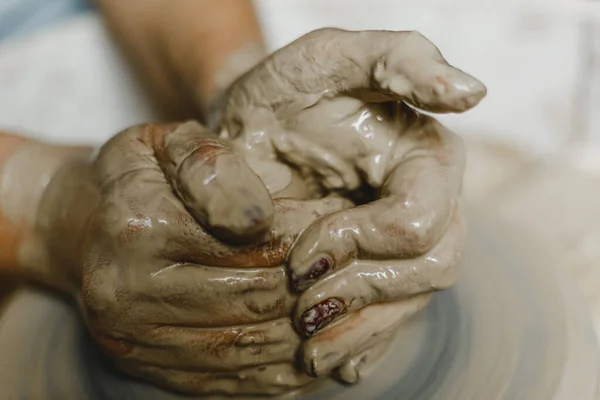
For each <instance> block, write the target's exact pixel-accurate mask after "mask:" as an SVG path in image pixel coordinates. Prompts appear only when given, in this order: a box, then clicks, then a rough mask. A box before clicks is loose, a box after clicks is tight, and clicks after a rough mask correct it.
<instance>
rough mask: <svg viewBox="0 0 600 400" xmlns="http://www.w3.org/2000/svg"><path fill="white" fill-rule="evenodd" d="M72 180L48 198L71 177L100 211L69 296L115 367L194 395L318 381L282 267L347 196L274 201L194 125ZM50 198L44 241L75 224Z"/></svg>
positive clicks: (128, 142)
mask: <svg viewBox="0 0 600 400" xmlns="http://www.w3.org/2000/svg"><path fill="white" fill-rule="evenodd" d="M65 174H66V175H64V180H63V181H61V175H60V174H59V175H57V177H56V178H55V179H54V180H53V182H52V184H51V186H50V187H49V189H48V193H47V195H46V196H47V198H48V199H52V198H60V197H61V193H63V192H62V191H63V190H64V188H65V187H67V186H69V185H77V184H78V182H76V180H77V179H85V180H90V179H92V180H94V181H95V187H96V188H97V193H96V196H95V197H94V196H87V197H86V199H88V201H89V199H92V198H95V200H94V201H95V202H96V204H95V205H94V206H93V207H91V208H92V209H93V211H92V213H91V215H90V216H88V217H87V222H86V223H85V225H84V226H85V227H84V229H83V231H82V232H81V233H80V235H79V236H80V237H79V238H78V240H79V245H78V251H79V260H80V264H81V269H80V270H79V273H78V275H79V276H77V277H76V280H77V282H76V283H75V284H74V285H73V287H75V288H76V289H75V293H74V295H75V297H76V298H77V299H78V300H79V303H80V305H81V308H82V310H83V313H84V316H85V319H86V321H87V323H88V326H89V328H90V331H91V333H92V336H93V337H94V338H95V339H96V340H97V341H98V343H99V344H100V346H101V347H102V348H104V349H105V350H106V351H107V352H108V353H109V354H110V355H111V356H112V358H113V359H114V360H115V362H116V364H117V365H118V366H119V367H120V368H122V369H124V370H126V371H127V372H129V373H132V374H134V375H138V376H141V377H143V378H147V379H150V380H152V381H153V382H155V383H158V384H161V385H164V386H166V387H168V388H171V389H174V390H178V391H183V392H188V393H232V394H240V393H253V394H267V393H279V392H284V391H288V390H290V389H293V388H296V387H298V386H302V385H304V384H306V383H308V382H309V381H310V378H309V377H307V376H306V375H305V374H304V373H302V372H301V371H299V370H298V369H297V368H295V367H294V362H295V355H296V353H297V351H298V347H299V345H300V341H301V338H300V337H299V336H298V334H297V333H296V332H295V330H294V328H293V326H292V324H291V322H290V318H289V316H290V314H291V310H292V308H293V306H294V304H295V300H296V298H295V295H294V293H292V292H291V291H290V290H289V278H288V277H287V272H286V270H285V267H284V266H283V264H284V261H285V257H286V254H287V251H288V249H289V248H290V247H291V245H292V243H293V241H294V240H295V239H296V237H297V236H298V234H299V233H300V232H301V231H302V230H303V229H305V228H306V227H307V226H308V225H310V223H311V222H313V221H315V220H316V219H318V218H319V217H321V216H323V215H325V214H329V213H332V212H336V211H339V210H341V209H343V208H345V207H347V206H348V204H349V203H348V202H347V201H346V200H343V199H333V198H330V199H321V200H306V201H301V200H293V199H275V200H273V199H272V198H271V196H270V194H269V192H268V191H267V190H266V189H265V187H264V186H263V185H262V183H261V181H260V180H259V178H258V177H257V176H256V174H254V172H252V170H251V169H250V168H249V167H248V166H247V165H246V164H245V162H244V161H243V160H241V159H239V158H238V157H237V156H236V155H235V154H234V153H233V152H232V150H231V149H230V148H229V147H228V146H227V145H226V144H225V143H224V142H223V141H220V140H217V139H216V138H215V137H214V135H212V134H210V133H209V132H208V131H206V130H205V129H203V128H202V127H201V126H200V125H199V124H197V123H194V122H190V123H184V124H172V125H145V126H138V127H133V128H130V129H127V130H125V131H124V132H122V133H119V134H118V135H116V136H115V137H114V138H113V139H111V140H110V141H109V142H108V143H107V144H106V145H105V146H104V147H103V148H102V149H101V150H100V152H99V154H98V155H97V158H96V159H95V161H94V162H93V163H92V165H91V166H90V167H89V173H88V174H85V173H83V172H82V173H77V174H74V173H72V172H71V173H66V172H65ZM86 182H87V181H86ZM53 196H54V197H53ZM79 200H81V199H79ZM46 203H48V205H47V206H46V209H44V210H43V213H44V214H45V215H47V216H48V218H50V219H51V220H52V219H53V221H54V223H52V221H48V222H47V224H48V226H49V227H54V228H56V229H48V232H49V234H50V235H52V232H54V235H56V232H60V231H61V229H62V230H64V229H66V227H68V226H70V223H72V222H73V218H77V217H76V216H75V213H73V210H69V211H67V210H64V209H60V208H61V203H60V202H52V201H50V200H48V201H47V202H46ZM79 203H81V201H75V202H73V204H79ZM53 207H54V209H53ZM215 234H216V235H217V236H215ZM217 237H219V238H221V239H218V238H217ZM48 240H49V241H52V240H54V241H56V240H60V238H57V237H54V238H51V237H48ZM243 243H248V244H243Z"/></svg>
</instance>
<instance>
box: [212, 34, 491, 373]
mask: <svg viewBox="0 0 600 400" xmlns="http://www.w3.org/2000/svg"><path fill="white" fill-rule="evenodd" d="M485 93H486V89H485V87H484V86H483V85H482V84H481V83H480V82H478V81H477V80H476V79H474V78H472V77H470V76H469V75H467V74H465V73H464V72H462V71H460V70H458V69H456V68H454V67H452V66H450V65H448V64H447V63H446V61H445V60H444V58H443V57H442V56H441V54H440V52H439V51H438V49H437V48H436V47H435V46H434V45H433V44H431V43H430V42H429V41H428V40H427V39H425V38H424V37H423V36H421V35H420V34H418V33H416V32H375V31H369V32H348V31H342V30H337V29H324V30H319V31H315V32H312V33H310V34H308V35H306V36H304V37H302V38H300V39H298V40H296V41H295V42H293V43H291V44H290V45H288V46H286V47H284V48H283V49H281V50H279V51H277V52H275V53H274V54H273V55H271V56H270V57H269V58H267V59H266V60H265V61H264V62H262V63H261V64H259V65H258V66H256V67H255V68H254V69H253V70H252V71H250V72H249V73H248V74H246V75H245V76H243V77H242V78H240V79H239V80H238V81H237V82H236V83H235V84H234V85H233V86H232V87H231V88H230V90H229V91H228V92H227V95H226V97H224V98H223V100H222V113H221V114H220V115H218V116H217V118H216V121H217V122H219V124H220V126H221V128H222V133H221V134H222V136H223V137H229V138H232V139H233V140H234V141H236V142H238V146H240V147H245V148H246V149H247V150H248V153H249V154H254V156H252V157H259V158H261V159H269V158H270V159H272V160H284V161H286V162H287V163H289V164H292V165H295V166H296V168H297V169H298V170H299V171H300V172H301V173H302V174H303V175H304V177H305V178H306V179H309V180H310V179H311V178H312V180H313V181H315V182H319V183H320V185H321V189H322V190H323V192H325V193H327V192H332V191H334V192H335V191H338V192H343V193H348V192H352V191H355V190H358V189H360V188H361V187H362V186H364V185H365V184H366V185H368V186H370V187H372V188H374V189H376V190H377V195H376V196H375V198H374V199H373V200H374V201H372V202H370V203H368V204H364V205H362V206H360V207H356V208H352V209H349V210H345V211H341V212H337V213H335V214H333V215H328V216H326V217H323V218H321V219H319V220H318V221H317V222H316V223H314V224H312V225H311V226H310V228H309V229H307V230H306V231H305V232H304V233H303V234H302V235H301V237H300V238H299V239H298V241H297V243H296V244H295V246H294V248H293V250H292V251H291V255H290V261H289V264H290V270H291V277H292V279H293V283H294V286H295V287H296V289H298V290H299V291H304V293H303V294H302V296H301V297H300V299H299V301H298V307H297V308H296V310H297V312H296V317H295V320H296V324H297V326H298V328H299V329H300V330H301V331H302V332H303V333H304V335H306V336H307V337H308V340H307V341H306V342H304V344H303V360H302V361H303V365H304V368H305V370H306V371H307V372H308V373H310V374H312V375H315V376H320V375H325V374H328V373H329V372H330V371H332V370H334V369H335V368H337V367H339V366H340V365H342V364H343V363H344V362H347V361H348V360H349V359H350V357H356V356H357V353H359V352H361V351H364V350H365V349H368V348H369V347H370V346H373V345H374V344H375V343H377V342H378V339H376V337H381V336H382V335H381V333H382V331H390V330H392V331H393V330H394V329H395V327H396V326H397V325H398V324H399V323H401V322H402V321H403V320H404V319H406V318H407V317H408V316H410V315H411V314H412V313H414V312H415V311H416V310H418V309H419V308H421V307H423V306H424V304H425V303H426V302H425V301H423V299H426V298H427V293H429V292H431V291H434V290H439V289H443V288H447V287H449V286H450V285H451V284H452V283H453V282H454V280H455V278H456V267H457V264H458V261H459V259H460V254H461V251H462V248H463V245H464V223H463V221H462V216H461V213H460V207H459V194H460V188H461V181H462V174H463V169H464V150H463V147H462V142H461V140H460V139H459V138H458V137H457V136H456V135H454V134H453V133H452V132H450V131H448V130H447V129H445V128H444V127H443V126H441V125H440V124H439V123H438V122H437V121H435V120H434V119H433V118H431V117H428V116H425V115H422V114H420V113H419V112H418V111H415V110H414V109H413V108H411V107H409V106H407V105H406V104H410V105H411V106H413V107H415V108H420V109H423V110H426V111H430V112H463V111H466V110H468V109H470V108H472V107H474V106H475V105H476V104H477V103H478V102H479V101H480V100H481V99H482V98H483V96H484V95H485ZM407 302H408V303H407ZM380 303H381V304H380ZM407 304H408V305H407ZM375 307H376V308H375ZM375 309H377V310H379V312H374V311H373V310H375ZM384 310H385V311H384ZM378 315H386V319H385V320H381V318H380V317H378ZM382 324H383V325H382ZM383 336H385V335H383ZM332 338H336V341H335V342H333V341H332V340H331V339H332ZM350 375H352V374H350Z"/></svg>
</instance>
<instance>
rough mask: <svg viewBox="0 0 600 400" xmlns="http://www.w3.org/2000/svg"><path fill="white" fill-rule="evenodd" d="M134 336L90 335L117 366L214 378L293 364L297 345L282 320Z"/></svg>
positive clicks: (159, 329)
mask: <svg viewBox="0 0 600 400" xmlns="http://www.w3.org/2000/svg"><path fill="white" fill-rule="evenodd" d="M134 335H135V336H134V337H135V341H132V340H129V339H124V338H122V337H115V335H107V334H102V333H96V334H94V336H95V338H96V340H97V342H98V344H99V345H100V346H101V347H102V348H103V349H104V350H105V351H106V352H108V353H109V354H110V355H111V356H112V357H113V358H114V359H117V360H119V361H121V362H132V363H133V362H135V363H144V364H152V365H156V366H160V367H165V368H182V369H193V370H198V371H213V372H214V371H234V370H238V369H240V368H247V367H251V366H256V365H266V364H273V363H283V362H293V361H294V359H295V355H296V351H297V349H298V346H299V344H300V339H299V337H298V335H297V334H296V333H295V331H294V329H293V327H292V326H291V324H290V322H289V320H288V319H286V318H283V319H279V320H276V321H269V322H265V323H261V324H256V325H241V326H235V327H228V328H208V329H206V328H195V327H187V326H173V325H171V326H169V325H162V326H151V325H146V326H142V327H139V328H138V331H137V332H135V334H134Z"/></svg>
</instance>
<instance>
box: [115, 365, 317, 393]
mask: <svg viewBox="0 0 600 400" xmlns="http://www.w3.org/2000/svg"><path fill="white" fill-rule="evenodd" d="M119 366H120V367H121V369H123V370H125V371H126V372H128V373H131V374H133V375H136V376H138V377H140V378H143V379H146V380H148V381H150V382H152V383H154V384H156V385H159V386H162V387H164V388H166V389H169V390H173V391H176V392H180V393H184V394H191V395H212V394H214V395H257V396H260V395H267V396H273V395H278V394H283V393H287V392H290V391H293V390H295V389H299V388H301V387H303V386H306V385H307V384H309V383H311V382H312V381H313V380H314V379H313V378H310V377H308V376H307V375H306V374H304V373H303V372H301V371H299V370H297V369H296V368H295V366H294V365H292V364H291V363H288V364H272V365H263V366H257V367H252V368H249V369H243V370H239V371H232V372H226V373H223V372H195V371H186V370H181V369H170V368H161V367H157V366H153V365H127V364H121V365H119Z"/></svg>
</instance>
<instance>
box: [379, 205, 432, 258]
mask: <svg viewBox="0 0 600 400" xmlns="http://www.w3.org/2000/svg"><path fill="white" fill-rule="evenodd" d="M417 207H418V205H416V204H415V205H413V204H406V203H404V202H402V201H398V200H396V201H394V202H393V205H391V206H390V207H389V208H388V210H389V211H388V212H384V213H382V217H383V221H384V222H383V224H384V233H385V234H386V235H388V236H389V237H394V238H396V240H398V241H400V242H401V243H404V246H403V247H405V249H406V251H407V252H409V253H416V254H422V253H424V252H426V251H428V250H430V249H431V248H433V246H435V244H436V242H437V239H438V237H437V236H438V235H437V233H438V227H437V225H438V223H437V222H438V221H437V218H435V215H434V214H433V213H429V212H422V211H421V210H420V209H418V208H417Z"/></svg>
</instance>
